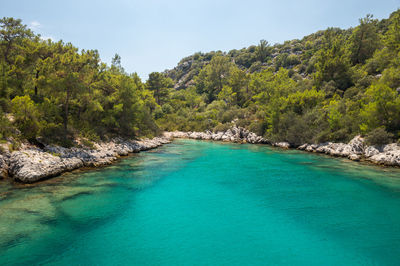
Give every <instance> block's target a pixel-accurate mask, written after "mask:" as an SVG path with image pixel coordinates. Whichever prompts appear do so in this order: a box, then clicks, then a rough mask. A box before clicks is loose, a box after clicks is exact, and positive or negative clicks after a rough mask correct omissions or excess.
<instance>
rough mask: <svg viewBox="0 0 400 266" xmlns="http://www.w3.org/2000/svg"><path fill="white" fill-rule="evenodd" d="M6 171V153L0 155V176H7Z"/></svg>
mask: <svg viewBox="0 0 400 266" xmlns="http://www.w3.org/2000/svg"><path fill="white" fill-rule="evenodd" d="M7 172H8V157H7V156H6V155H0V178H4V177H6V176H7Z"/></svg>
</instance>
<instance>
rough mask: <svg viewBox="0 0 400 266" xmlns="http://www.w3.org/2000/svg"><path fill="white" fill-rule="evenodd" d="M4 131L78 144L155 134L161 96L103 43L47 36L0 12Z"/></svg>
mask: <svg viewBox="0 0 400 266" xmlns="http://www.w3.org/2000/svg"><path fill="white" fill-rule="evenodd" d="M0 25H1V31H0V138H7V137H14V138H19V139H21V138H22V139H29V140H35V139H36V138H38V137H43V139H44V140H45V141H47V142H55V143H60V144H63V145H69V144H71V140H72V139H73V138H75V137H77V136H81V137H85V138H87V139H99V137H101V138H107V137H110V136H115V135H118V136H129V137H135V136H138V135H155V134H157V133H158V131H159V130H158V127H157V126H156V125H155V123H154V120H153V119H152V115H151V110H152V109H154V108H155V107H154V106H155V105H156V102H155V100H154V98H153V96H152V93H151V92H150V91H148V90H147V89H146V86H145V84H143V83H142V81H141V80H140V78H139V77H138V75H137V74H131V75H129V74H127V73H125V71H124V69H123V68H122V67H121V58H120V57H119V56H118V55H116V56H115V57H114V58H113V60H112V65H111V66H107V65H106V64H104V63H102V62H101V61H100V57H99V54H98V52H97V51H96V50H87V51H86V50H82V51H79V50H78V49H77V48H76V47H74V46H73V45H72V44H70V43H63V42H62V41H59V42H52V41H50V40H43V39H41V38H40V36H39V35H35V34H34V33H33V32H32V31H31V30H30V29H28V28H27V27H26V25H23V24H22V23H21V20H16V19H13V18H3V19H1V20H0Z"/></svg>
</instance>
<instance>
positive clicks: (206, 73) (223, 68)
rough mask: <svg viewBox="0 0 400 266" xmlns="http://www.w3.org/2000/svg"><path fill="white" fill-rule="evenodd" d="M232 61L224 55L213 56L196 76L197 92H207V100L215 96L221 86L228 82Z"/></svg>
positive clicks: (212, 99) (209, 101)
mask: <svg viewBox="0 0 400 266" xmlns="http://www.w3.org/2000/svg"><path fill="white" fill-rule="evenodd" d="M231 67H232V62H231V61H230V59H229V58H228V57H225V56H220V55H218V56H214V57H213V58H212V59H211V61H210V63H209V64H208V65H207V66H205V67H204V68H203V69H202V70H201V71H200V73H199V75H198V76H197V78H196V87H197V90H198V92H199V93H206V94H207V102H208V103H211V102H212V101H214V100H215V99H216V98H217V95H218V94H219V92H220V91H221V90H222V88H223V86H224V85H226V84H227V83H228V79H229V75H230V72H231Z"/></svg>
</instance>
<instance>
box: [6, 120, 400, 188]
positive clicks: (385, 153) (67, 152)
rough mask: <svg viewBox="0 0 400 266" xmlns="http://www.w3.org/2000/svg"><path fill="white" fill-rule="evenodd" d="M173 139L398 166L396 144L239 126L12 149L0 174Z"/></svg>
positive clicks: (17, 174)
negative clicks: (317, 138)
mask: <svg viewBox="0 0 400 266" xmlns="http://www.w3.org/2000/svg"><path fill="white" fill-rule="evenodd" d="M174 138H187V139H197V140H213V141H223V142H234V143H251V144H269V145H272V146H275V147H280V148H284V149H289V148H297V149H298V150H303V151H307V152H315V153H322V154H327V155H331V156H336V157H345V158H348V159H350V160H353V161H361V160H362V161H368V162H371V163H374V164H378V165H385V166H397V167H399V166H400V146H399V145H398V144H397V143H392V144H387V145H382V146H368V145H366V143H365V140H364V139H363V138H362V137H360V136H356V137H354V138H353V139H352V140H351V141H350V142H349V143H334V142H326V143H321V144H303V145H301V146H299V147H293V146H291V145H290V144H289V143H287V142H278V143H273V142H271V141H269V140H267V139H265V138H263V137H261V136H258V135H256V134H255V133H253V132H250V131H248V130H247V129H244V128H241V127H232V128H231V129H228V130H227V131H225V132H216V133H214V132H211V131H206V132H182V131H174V132H165V133H164V134H163V136H162V137H156V138H153V139H144V140H126V139H122V138H116V139H113V140H112V141H109V142H101V143H94V144H93V147H92V148H91V149H90V148H75V147H74V148H63V147H60V146H54V145H47V146H45V147H44V148H43V149H40V148H37V147H35V146H32V145H27V146H24V147H22V148H21V149H20V150H17V151H13V152H7V151H6V152H3V154H0V177H6V176H9V177H11V178H13V179H14V180H15V181H18V182H22V183H34V182H37V181H40V180H43V179H47V178H50V177H53V176H57V175H59V174H61V173H64V172H68V171H72V170H75V169H78V168H82V167H99V166H103V165H108V164H111V163H112V162H113V161H115V160H116V159H118V158H119V157H120V156H126V155H128V154H130V153H137V152H140V151H145V150H149V149H153V148H157V147H159V146H161V145H163V144H166V143H170V142H171V140H172V139H174Z"/></svg>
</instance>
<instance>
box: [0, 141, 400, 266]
mask: <svg viewBox="0 0 400 266" xmlns="http://www.w3.org/2000/svg"><path fill="white" fill-rule="evenodd" d="M26 264H34V265H36V264H40V265H76V264H79V265H399V264H400V170H399V169H389V168H386V169H385V168H379V167H374V166H371V165H362V164H359V163H354V162H351V161H348V160H344V159H333V158H329V157H326V156H320V155H315V154H309V153H304V152H299V151H282V150H279V149H274V148H271V147H267V146H259V145H238V144H223V143H216V142H205V141H194V140H178V141H175V142H174V143H172V144H168V145H165V146H163V147H161V148H158V149H156V150H153V151H150V152H143V153H140V154H137V155H135V156H132V157H129V158H126V159H123V160H121V161H119V162H118V163H116V164H114V165H113V166H110V167H106V168H102V169H98V170H91V171H87V172H75V173H70V174H66V175H63V176H61V177H57V178H54V179H51V180H48V181H45V182H43V183H41V184H38V185H35V186H17V187H15V185H14V186H13V185H9V184H7V183H6V182H4V181H3V182H2V183H0V265H26Z"/></svg>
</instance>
